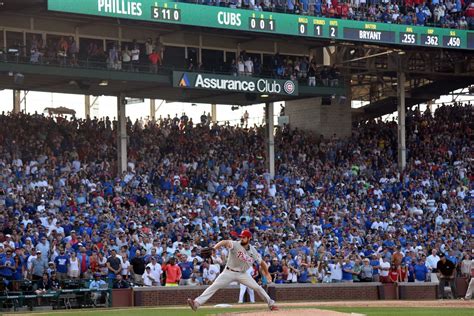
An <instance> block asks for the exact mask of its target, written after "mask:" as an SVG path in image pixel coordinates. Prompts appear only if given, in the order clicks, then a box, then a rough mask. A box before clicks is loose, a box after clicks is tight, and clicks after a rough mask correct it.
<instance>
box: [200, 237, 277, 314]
mask: <svg viewBox="0 0 474 316" xmlns="http://www.w3.org/2000/svg"><path fill="white" fill-rule="evenodd" d="M231 244H232V247H231V248H229V256H228V258H227V265H226V267H225V269H224V271H223V272H222V273H221V274H220V275H219V276H218V277H217V279H216V280H215V281H214V283H212V285H211V286H209V287H208V288H207V289H206V290H205V291H204V293H202V294H201V296H199V297H198V298H196V299H195V300H194V302H196V303H197V304H198V306H201V305H203V304H205V303H206V302H207V301H208V300H209V299H210V298H211V297H212V296H213V295H214V293H216V292H217V290H219V289H221V288H223V287H225V286H227V285H229V283H231V282H234V281H236V282H238V283H241V284H244V285H246V286H248V287H249V288H250V289H253V290H254V291H256V292H257V294H258V295H259V296H260V297H261V298H262V299H263V300H265V301H266V302H267V304H268V306H270V307H271V306H273V305H274V304H275V301H274V300H272V299H271V298H270V296H268V294H267V292H265V290H264V289H263V288H262V287H261V286H260V285H258V283H257V282H256V281H255V280H254V279H253V278H252V277H251V276H250V275H249V274H248V273H246V271H247V270H248V269H249V268H251V267H252V266H253V263H254V262H257V263H260V262H261V261H262V257H261V256H260V254H259V253H258V252H257V250H256V249H255V247H254V246H252V245H249V249H248V250H246V249H245V248H244V247H243V246H242V245H241V244H240V241H231Z"/></svg>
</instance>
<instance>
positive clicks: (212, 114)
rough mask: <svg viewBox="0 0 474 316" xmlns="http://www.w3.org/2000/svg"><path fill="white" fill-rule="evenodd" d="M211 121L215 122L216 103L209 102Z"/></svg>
mask: <svg viewBox="0 0 474 316" xmlns="http://www.w3.org/2000/svg"><path fill="white" fill-rule="evenodd" d="M211 121H212V123H216V122H217V106H216V104H211Z"/></svg>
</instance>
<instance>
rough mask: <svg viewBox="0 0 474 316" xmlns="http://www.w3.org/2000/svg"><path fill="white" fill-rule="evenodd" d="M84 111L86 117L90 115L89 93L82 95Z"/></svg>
mask: <svg viewBox="0 0 474 316" xmlns="http://www.w3.org/2000/svg"><path fill="white" fill-rule="evenodd" d="M84 113H85V115H86V118H90V117H91V96H90V95H85V96H84Z"/></svg>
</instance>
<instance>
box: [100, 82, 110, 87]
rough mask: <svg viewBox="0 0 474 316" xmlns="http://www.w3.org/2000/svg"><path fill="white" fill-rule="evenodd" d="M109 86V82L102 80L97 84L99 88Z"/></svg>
mask: <svg viewBox="0 0 474 316" xmlns="http://www.w3.org/2000/svg"><path fill="white" fill-rule="evenodd" d="M108 85H109V82H108V81H107V80H102V81H101V82H99V86H101V87H107V86H108Z"/></svg>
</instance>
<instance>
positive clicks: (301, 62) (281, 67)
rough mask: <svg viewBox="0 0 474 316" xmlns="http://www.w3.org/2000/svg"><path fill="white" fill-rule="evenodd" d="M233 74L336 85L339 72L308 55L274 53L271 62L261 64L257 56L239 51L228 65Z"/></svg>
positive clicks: (309, 84) (314, 84)
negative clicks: (296, 55)
mask: <svg viewBox="0 0 474 316" xmlns="http://www.w3.org/2000/svg"><path fill="white" fill-rule="evenodd" d="M230 73H231V74H232V75H233V76H271V77H273V78H277V79H290V80H293V81H298V82H300V83H304V84H305V85H308V86H310V87H314V86H316V85H318V86H321V85H323V86H337V85H339V78H340V73H339V70H338V69H337V67H336V66H335V65H333V66H323V65H318V64H317V63H316V60H315V59H314V58H313V59H311V60H309V59H308V57H295V58H292V57H289V56H282V55H280V54H279V53H276V54H275V55H274V56H273V57H272V59H271V64H269V65H262V64H261V62H260V60H259V58H256V57H252V56H250V55H248V54H247V53H246V52H245V51H243V52H241V54H240V55H239V57H238V58H237V61H236V60H235V59H234V60H232V62H231V65H230Z"/></svg>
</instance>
